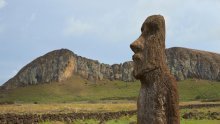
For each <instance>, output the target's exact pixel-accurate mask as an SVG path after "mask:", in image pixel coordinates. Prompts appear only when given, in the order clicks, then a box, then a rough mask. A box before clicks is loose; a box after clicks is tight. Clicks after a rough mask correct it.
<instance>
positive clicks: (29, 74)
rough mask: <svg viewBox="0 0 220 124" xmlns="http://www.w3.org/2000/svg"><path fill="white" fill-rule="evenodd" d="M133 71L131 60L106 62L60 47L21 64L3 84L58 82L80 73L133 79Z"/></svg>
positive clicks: (92, 77) (91, 77)
mask: <svg viewBox="0 0 220 124" xmlns="http://www.w3.org/2000/svg"><path fill="white" fill-rule="evenodd" d="M132 71H133V64H132V62H125V63H123V64H114V65H108V64H103V63H99V62H98V61H96V60H91V59H87V58H84V57H81V56H77V55H76V54H74V53H73V52H72V51H70V50H67V49H60V50H55V51H52V52H49V53H47V54H45V55H44V56H41V57H39V58H37V59H35V60H34V61H32V62H31V63H29V64H28V65H26V66H25V67H23V68H22V69H21V70H20V71H19V72H18V74H17V75H15V76H14V77H13V78H12V79H10V80H8V81H7V82H6V83H5V84H3V88H4V89H11V88H16V87H19V86H26V85H34V84H40V83H50V82H61V81H65V80H67V79H68V78H70V77H72V76H73V75H79V76H81V77H82V78H84V79H87V80H90V81H98V80H103V79H109V80H123V81H134V78H133V76H132Z"/></svg>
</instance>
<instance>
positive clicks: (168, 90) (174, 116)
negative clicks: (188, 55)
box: [130, 15, 180, 124]
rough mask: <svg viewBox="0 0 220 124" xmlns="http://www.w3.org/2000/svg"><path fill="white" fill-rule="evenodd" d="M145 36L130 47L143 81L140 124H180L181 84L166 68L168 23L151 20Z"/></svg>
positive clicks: (155, 17) (136, 74) (146, 24)
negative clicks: (179, 93) (179, 94)
mask: <svg viewBox="0 0 220 124" xmlns="http://www.w3.org/2000/svg"><path fill="white" fill-rule="evenodd" d="M141 32H142V34H141V35H140V37H139V38H138V39H137V40H136V41H134V42H133V43H132V44H131V45H130V47H131V49H132V51H133V52H134V53H135V54H134V55H133V56H132V59H133V61H134V71H133V75H134V77H135V78H136V79H138V80H140V81H141V88H140V93H139V97H138V102H137V109H138V112H137V122H138V124H179V123H180V120H179V105H178V104H179V101H178V99H179V96H178V91H177V83H176V81H175V79H174V77H173V76H172V75H171V74H170V71H169V69H168V67H167V65H166V55H165V21H164V18H163V16H161V15H153V16H150V17H148V18H147V19H146V20H145V22H144V23H143V25H142V28H141Z"/></svg>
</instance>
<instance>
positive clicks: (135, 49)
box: [130, 40, 143, 53]
mask: <svg viewBox="0 0 220 124" xmlns="http://www.w3.org/2000/svg"><path fill="white" fill-rule="evenodd" d="M130 48H131V50H132V51H133V52H134V53H137V52H140V51H142V49H143V48H142V46H141V44H140V43H139V42H138V40H136V41H134V42H133V43H132V44H131V45H130Z"/></svg>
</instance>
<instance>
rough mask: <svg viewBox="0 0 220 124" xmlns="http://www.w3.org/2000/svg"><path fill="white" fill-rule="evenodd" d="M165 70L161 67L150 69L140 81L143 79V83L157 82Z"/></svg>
mask: <svg viewBox="0 0 220 124" xmlns="http://www.w3.org/2000/svg"><path fill="white" fill-rule="evenodd" d="M163 72H164V71H163V70H162V69H161V68H160V67H158V68H155V69H152V70H149V71H147V72H145V73H144V74H143V76H142V78H141V79H140V81H141V83H142V84H144V83H147V84H149V83H154V82H157V81H159V80H160V79H161V77H162V76H163V75H164V73H163Z"/></svg>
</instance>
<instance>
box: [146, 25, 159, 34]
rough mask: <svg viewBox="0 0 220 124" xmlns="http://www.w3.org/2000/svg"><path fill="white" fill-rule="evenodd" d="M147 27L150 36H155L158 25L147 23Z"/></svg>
mask: <svg viewBox="0 0 220 124" xmlns="http://www.w3.org/2000/svg"><path fill="white" fill-rule="evenodd" d="M147 27H148V30H149V31H148V32H149V34H150V35H153V34H155V33H156V32H157V31H158V30H159V27H158V24H156V23H148V25H147Z"/></svg>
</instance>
